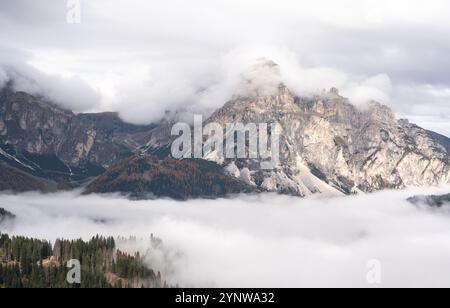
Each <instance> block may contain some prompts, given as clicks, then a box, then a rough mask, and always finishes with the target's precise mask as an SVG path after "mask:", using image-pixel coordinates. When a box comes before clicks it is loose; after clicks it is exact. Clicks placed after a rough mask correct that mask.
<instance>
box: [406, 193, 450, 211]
mask: <svg viewBox="0 0 450 308" xmlns="http://www.w3.org/2000/svg"><path fill="white" fill-rule="evenodd" d="M408 201H409V202H411V203H412V204H414V205H428V206H431V207H437V208H441V207H443V206H446V205H450V194H447V195H443V196H415V197H411V198H409V199H408Z"/></svg>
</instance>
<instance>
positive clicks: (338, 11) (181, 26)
mask: <svg viewBox="0 0 450 308" xmlns="http://www.w3.org/2000/svg"><path fill="white" fill-rule="evenodd" d="M77 3H79V4H80V11H79V12H80V15H79V16H80V19H79V21H80V23H70V22H68V21H73V20H74V19H73V18H72V19H70V18H69V19H68V17H70V16H73V15H72V14H68V13H73V12H76V10H75V11H74V10H73V8H77ZM75 20H76V19H75ZM0 27H1V29H2V30H1V31H0V42H1V43H0V67H1V69H0V85H1V84H4V83H5V82H6V81H7V80H8V79H10V78H14V79H15V80H16V87H17V88H18V89H22V90H27V91H29V92H32V93H37V94H41V95H46V96H47V97H48V98H50V99H52V100H53V101H55V102H56V103H58V104H60V105H61V106H62V107H65V108H69V109H72V110H74V111H76V112H91V111H117V112H119V113H120V115H121V117H122V118H123V119H124V120H126V121H129V122H132V123H138V124H145V123H150V122H152V121H157V120H158V119H159V118H161V117H162V116H163V115H164V113H165V111H167V110H178V109H180V108H186V109H190V110H192V111H195V112H197V111H198V112H208V111H210V110H214V109H215V108H219V107H220V106H222V105H223V104H224V103H225V102H226V101H227V100H229V99H230V98H231V97H232V95H233V94H234V93H235V92H236V87H237V85H238V84H239V82H238V81H239V78H240V77H241V76H242V74H244V75H245V72H246V70H247V68H248V67H251V65H252V64H253V63H254V62H255V61H256V60H257V59H259V58H261V57H265V58H268V59H271V60H273V61H275V62H277V63H278V64H279V65H280V68H281V73H282V77H283V81H285V83H286V84H287V85H288V86H289V87H290V88H291V89H292V90H293V91H295V92H296V93H298V94H299V95H303V94H309V93H311V92H314V91H319V90H322V89H324V88H330V87H334V86H336V87H338V88H340V89H341V92H342V94H343V95H345V96H348V97H349V98H350V99H351V101H352V102H353V103H355V104H361V103H364V102H365V101H367V100H370V99H376V100H378V101H381V102H382V103H385V104H387V105H389V106H391V107H392V108H393V109H394V110H395V112H396V113H397V115H398V117H407V118H410V119H411V120H412V121H414V122H416V123H418V124H419V125H422V126H424V127H425V128H429V129H433V130H436V131H438V132H440V133H443V134H446V135H448V136H450V121H449V120H450V104H449V101H450V73H449V72H450V57H448V54H449V53H450V40H448V36H449V31H450V3H449V1H447V0H427V1H425V0H396V1H389V0H378V1H375V0H365V1H364V0H340V1H336V0H317V1H304V0H292V1H290V0H278V1H269V0H244V1H243V0H239V1H238V0H226V1H225V0H222V1H219V0H190V1H189V2H188V3H187V2H186V1H183V0H167V1H154V0H150V1H149V0H91V1H86V0H80V1H76V0H70V1H61V0H40V1H33V0H15V1H7V0H0Z"/></svg>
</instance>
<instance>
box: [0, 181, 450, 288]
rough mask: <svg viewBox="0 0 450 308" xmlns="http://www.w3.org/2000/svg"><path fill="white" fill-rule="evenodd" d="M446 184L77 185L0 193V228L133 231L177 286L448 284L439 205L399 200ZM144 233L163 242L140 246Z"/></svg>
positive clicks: (445, 218)
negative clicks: (172, 189) (174, 188)
mask: <svg viewBox="0 0 450 308" xmlns="http://www.w3.org/2000/svg"><path fill="white" fill-rule="evenodd" d="M448 191H449V187H448V186H447V187H441V188H433V189H423V188H422V189H418V188H415V189H409V190H404V191H384V192H380V193H375V194H370V195H363V194H361V195H358V196H346V197H340V198H333V199H330V198H319V197H314V198H313V197H309V198H296V197H290V196H280V195H275V194H263V195H255V196H249V195H247V196H239V197H236V198H233V199H218V200H191V201H187V202H176V201H173V200H153V201H130V200H127V199H125V198H123V197H117V196H113V195H109V196H108V195H106V196H99V195H91V196H80V195H79V194H78V193H77V192H63V193H57V194H45V195H40V194H38V193H27V194H19V195H12V194H1V195H0V207H3V208H5V209H6V210H8V211H11V212H12V213H14V214H15V215H16V216H17V218H16V219H15V220H14V221H13V222H12V223H11V222H7V223H6V224H4V225H0V232H3V233H4V232H7V233H8V234H11V235H25V236H29V237H33V238H41V239H47V240H51V241H52V243H54V242H55V240H56V239H57V238H61V237H63V238H66V239H78V238H83V239H85V240H89V239H90V238H91V237H92V236H95V235H97V234H101V235H104V236H114V237H118V236H120V237H126V238H127V237H129V236H135V237H136V238H137V239H138V240H137V242H136V243H135V244H134V243H125V245H124V243H119V248H120V249H124V250H125V251H127V252H129V253H134V252H136V251H140V252H141V255H144V256H145V260H146V261H147V262H148V264H149V266H150V267H151V268H153V269H155V270H158V271H161V272H162V274H163V277H164V278H165V279H166V280H168V281H169V283H171V284H172V285H175V284H179V285H180V286H183V287H252V288H255V287H261V288H264V287H265V288H273V287H363V288H366V287H369V288H370V287H449V286H450V276H449V275H448V268H449V267H450V239H449V236H448V234H449V232H450V223H449V222H450V211H449V209H448V207H444V208H442V209H434V210H432V209H430V208H427V207H426V206H418V207H416V206H414V205H412V204H410V203H408V202H407V201H406V198H408V197H411V196H414V195H417V194H427V195H428V194H443V193H448ZM151 234H154V236H156V237H158V238H161V239H162V241H163V245H162V246H161V247H159V248H158V249H151V250H150V251H148V248H149V247H150V245H149V238H150V235H151ZM374 270H376V271H377V272H373V271H374ZM373 274H375V275H376V276H372V275H373ZM368 277H369V279H368ZM374 278H375V279H374ZM373 279H374V280H373ZM374 282H376V283H377V284H373V283H374ZM378 283H379V284H378Z"/></svg>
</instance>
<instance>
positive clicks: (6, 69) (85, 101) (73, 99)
mask: <svg viewBox="0 0 450 308" xmlns="http://www.w3.org/2000/svg"><path fill="white" fill-rule="evenodd" d="M14 52H15V50H14V49H11V48H6V47H2V46H0V86H1V87H3V86H5V84H6V82H8V81H12V86H13V88H14V90H16V91H23V92H27V93H29V94H32V95H37V96H42V97H44V98H46V99H48V100H50V101H51V102H53V103H55V104H57V105H59V106H61V107H63V108H66V109H69V110H73V111H75V112H79V111H87V110H91V109H94V108H95V107H96V106H97V105H98V104H99V103H100V96H99V93H98V92H97V91H95V90H94V89H92V88H91V87H90V86H89V85H88V84H87V83H86V82H85V81H84V80H82V79H81V78H79V77H77V76H73V77H67V76H61V75H57V74H46V73H43V72H41V71H39V70H38V69H36V68H34V67H33V66H31V65H29V64H27V57H28V56H29V55H27V54H24V53H22V54H21V53H18V54H14ZM11 53H12V54H11Z"/></svg>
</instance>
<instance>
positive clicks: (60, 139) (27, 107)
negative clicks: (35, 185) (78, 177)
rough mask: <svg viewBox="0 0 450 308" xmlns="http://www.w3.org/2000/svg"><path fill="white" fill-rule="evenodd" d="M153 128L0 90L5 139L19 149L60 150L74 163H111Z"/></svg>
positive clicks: (0, 136)
mask: <svg viewBox="0 0 450 308" xmlns="http://www.w3.org/2000/svg"><path fill="white" fill-rule="evenodd" d="M152 128H154V126H136V125H131V124H127V123H124V122H123V121H122V120H120V118H119V117H118V115H117V114H115V113H99V114H78V115H75V114H73V113H72V112H70V111H65V110H62V109H60V108H58V107H55V106H54V105H52V104H50V103H47V102H45V101H43V100H42V99H39V98H36V97H33V96H31V95H28V94H26V93H22V92H14V91H12V90H11V89H10V88H9V87H6V88H5V89H3V90H2V91H1V92H0V142H1V143H2V144H7V145H9V146H13V147H15V149H16V150H17V152H18V153H22V152H23V151H26V152H28V153H31V154H39V155H56V156H57V157H58V158H59V159H60V160H61V161H63V162H64V163H65V164H67V165H68V166H70V167H82V166H83V165H85V164H86V163H87V162H89V163H91V164H96V165H99V166H102V167H108V166H110V165H111V164H113V163H115V162H117V161H119V160H121V159H124V158H127V157H129V156H131V155H133V153H134V151H135V150H136V149H137V148H138V147H139V146H140V145H142V144H144V140H147V138H148V136H149V135H151V131H152Z"/></svg>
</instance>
